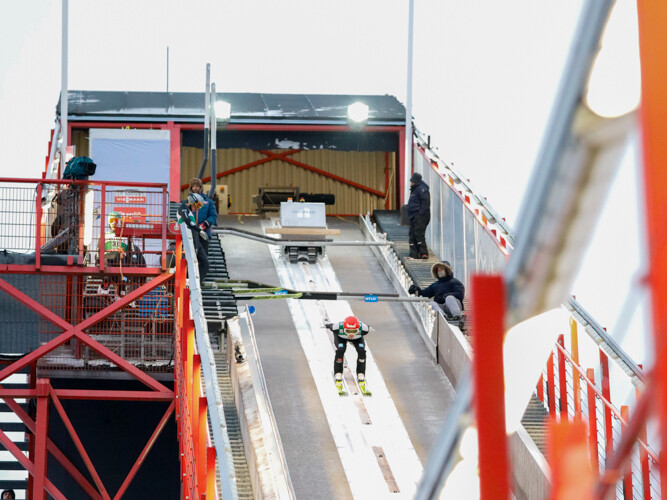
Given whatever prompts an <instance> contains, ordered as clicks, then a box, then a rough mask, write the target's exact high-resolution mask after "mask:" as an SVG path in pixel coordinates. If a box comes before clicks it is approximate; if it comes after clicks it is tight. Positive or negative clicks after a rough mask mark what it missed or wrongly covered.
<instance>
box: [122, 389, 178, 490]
mask: <svg viewBox="0 0 667 500" xmlns="http://www.w3.org/2000/svg"><path fill="white" fill-rule="evenodd" d="M174 405H175V401H173V400H172V402H171V404H170V405H169V408H167V411H166V412H164V415H163V416H162V418H161V419H160V422H159V423H158V424H157V427H156V428H155V430H154V431H153V434H152V435H151V437H150V438H149V439H148V442H147V443H146V446H144V449H143V450H141V453H140V454H139V457H137V460H136V461H135V462H134V465H133V466H132V469H130V472H129V473H128V475H127V477H126V478H125V481H123V484H122V485H121V486H120V488H119V489H118V492H117V493H116V495H115V496H114V497H113V498H114V500H120V499H121V498H122V497H123V495H124V494H125V492H126V491H127V488H128V487H129V486H130V483H132V480H133V479H134V477H135V476H136V474H137V471H138V470H139V468H140V467H141V465H142V464H143V463H144V461H145V460H146V457H147V456H148V454H149V453H150V451H151V449H152V448H153V445H154V444H155V442H156V441H157V438H158V437H160V434H161V433H162V429H164V426H165V425H167V421H168V420H169V417H171V414H172V413H173V412H174Z"/></svg>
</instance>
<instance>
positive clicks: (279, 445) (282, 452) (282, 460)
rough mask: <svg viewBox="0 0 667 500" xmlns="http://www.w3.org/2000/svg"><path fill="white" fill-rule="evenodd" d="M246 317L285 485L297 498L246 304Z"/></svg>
mask: <svg viewBox="0 0 667 500" xmlns="http://www.w3.org/2000/svg"><path fill="white" fill-rule="evenodd" d="M245 319H246V322H247V324H248V332H249V337H250V345H251V347H252V353H253V355H254V358H255V359H254V361H255V369H256V372H257V375H258V378H259V383H260V386H261V390H262V393H263V394H264V398H263V399H264V403H265V404H266V407H267V410H268V411H267V414H268V418H269V420H270V422H271V428H272V430H273V436H275V439H276V444H277V448H278V450H277V451H278V455H279V457H278V458H279V460H280V464H281V465H282V468H283V472H284V474H283V477H284V478H285V483H286V484H285V486H286V488H287V494H288V496H289V498H291V499H295V498H296V495H295V492H294V486H293V484H292V478H291V477H290V473H289V468H288V467H287V458H286V457H285V449H284V448H283V443H282V440H281V439H280V432H279V430H278V422H277V421H276V416H275V413H274V412H273V406H272V405H271V399H270V398H269V388H268V386H267V384H266V377H265V376H264V369H263V368H262V360H261V357H260V355H259V347H258V346H257V338H256V336H255V324H254V323H253V321H252V318H251V313H250V307H249V306H248V305H246V313H245Z"/></svg>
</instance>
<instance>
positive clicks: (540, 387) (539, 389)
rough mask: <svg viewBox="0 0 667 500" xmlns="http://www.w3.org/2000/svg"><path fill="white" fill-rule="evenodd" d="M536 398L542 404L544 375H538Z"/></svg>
mask: <svg viewBox="0 0 667 500" xmlns="http://www.w3.org/2000/svg"><path fill="white" fill-rule="evenodd" d="M537 397H538V398H539V400H540V401H542V403H544V375H540V380H539V381H538V382H537Z"/></svg>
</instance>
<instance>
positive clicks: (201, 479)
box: [196, 396, 208, 492]
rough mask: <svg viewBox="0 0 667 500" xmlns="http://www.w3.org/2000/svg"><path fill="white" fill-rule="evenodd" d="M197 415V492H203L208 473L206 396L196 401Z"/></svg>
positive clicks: (205, 487)
mask: <svg viewBox="0 0 667 500" xmlns="http://www.w3.org/2000/svg"><path fill="white" fill-rule="evenodd" d="M197 408H198V411H197V415H198V418H199V422H198V423H197V429H198V433H199V435H198V436H197V440H196V443H198V445H197V450H196V456H197V482H198V483H199V491H200V492H205V491H206V490H207V487H208V481H207V478H206V473H207V472H208V456H207V455H206V444H207V443H206V433H207V431H208V429H207V427H206V423H207V422H206V419H207V416H208V415H207V411H206V409H207V406H206V396H204V397H200V398H199V400H198V401H197Z"/></svg>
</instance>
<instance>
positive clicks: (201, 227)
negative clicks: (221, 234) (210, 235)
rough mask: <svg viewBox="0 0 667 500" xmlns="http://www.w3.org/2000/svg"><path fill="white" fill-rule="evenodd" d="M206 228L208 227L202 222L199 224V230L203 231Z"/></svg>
mask: <svg viewBox="0 0 667 500" xmlns="http://www.w3.org/2000/svg"><path fill="white" fill-rule="evenodd" d="M207 227H208V226H207V225H206V224H205V223H204V222H202V223H201V224H199V228H200V229H202V230H205V229H206V228H207Z"/></svg>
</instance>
